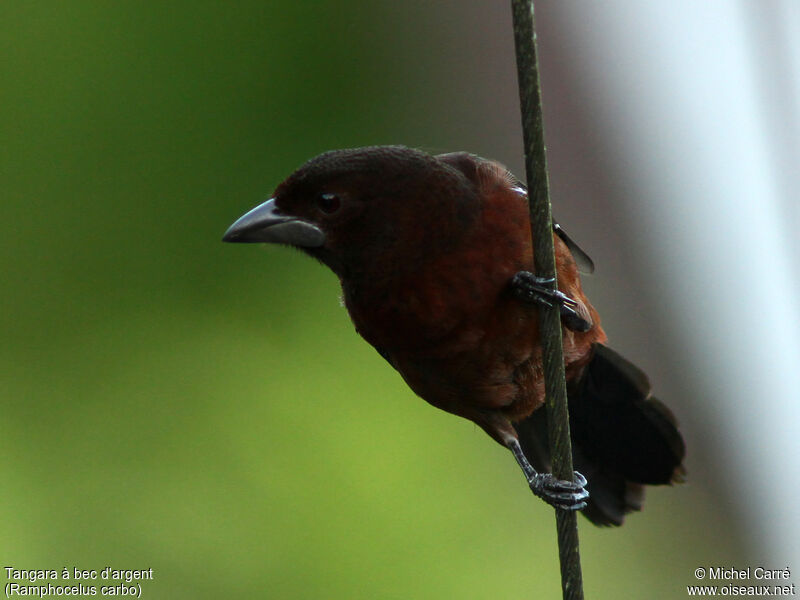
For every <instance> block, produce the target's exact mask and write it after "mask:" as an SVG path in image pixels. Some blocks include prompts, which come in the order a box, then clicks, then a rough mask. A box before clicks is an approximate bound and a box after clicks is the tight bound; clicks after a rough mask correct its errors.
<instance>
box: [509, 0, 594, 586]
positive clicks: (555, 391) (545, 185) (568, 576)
mask: <svg viewBox="0 0 800 600" xmlns="http://www.w3.org/2000/svg"><path fill="white" fill-rule="evenodd" d="M511 7H512V10H513V16H514V41H515V46H516V54H517V74H518V78H519V97H520V105H521V108H522V129H523V134H524V141H525V172H526V175H527V179H528V202H529V205H530V213H531V235H532V236H533V256H534V269H535V273H536V275H537V276H538V277H545V278H548V279H553V287H554V288H557V286H558V281H557V273H556V262H555V253H554V246H553V218H552V214H551V208H550V182H549V179H548V177H547V157H546V154H545V145H544V125H543V122H542V96H541V87H540V84H539V65H538V61H537V58H536V33H535V29H534V23H535V21H534V14H533V0H512V2H511ZM539 313H540V329H541V340H542V365H543V369H544V377H545V379H544V382H545V393H546V397H547V401H546V410H547V426H548V438H549V444H550V455H551V457H552V463H553V474H554V475H555V476H556V477H558V478H559V479H566V480H569V481H572V480H573V468H572V447H571V443H570V434H569V413H568V411H567V385H566V381H565V379H564V358H563V350H562V339H561V317H560V315H559V310H558V307H557V306H552V307H541V308H539ZM556 530H557V533H558V555H559V559H560V562H561V588H562V591H563V597H564V598H565V600H582V599H583V582H582V576H581V562H580V552H579V547H578V522H577V513H576V512H575V511H565V510H561V509H556Z"/></svg>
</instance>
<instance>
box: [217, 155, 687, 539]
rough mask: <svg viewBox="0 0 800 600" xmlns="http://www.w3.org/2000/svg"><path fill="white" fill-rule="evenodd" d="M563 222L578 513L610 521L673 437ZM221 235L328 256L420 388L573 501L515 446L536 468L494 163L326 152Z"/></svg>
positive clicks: (665, 466) (511, 237)
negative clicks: (609, 330)
mask: <svg viewBox="0 0 800 600" xmlns="http://www.w3.org/2000/svg"><path fill="white" fill-rule="evenodd" d="M562 233H563V232H562ZM562 233H559V234H558V235H557V234H554V238H553V239H554V244H555V251H556V267H557V273H558V289H559V290H560V292H562V293H563V294H564V295H565V296H566V297H568V298H570V299H572V301H574V302H575V308H574V309H573V310H574V311H575V312H576V313H577V314H578V315H579V316H580V317H581V318H582V322H581V323H582V325H585V327H583V326H581V327H575V326H568V327H564V329H563V336H564V340H563V347H564V364H565V368H566V378H567V382H568V387H569V390H570V419H571V422H572V423H573V434H574V435H573V437H574V438H575V443H576V464H578V465H579V468H581V469H582V470H583V469H588V471H586V473H587V475H589V481H590V483H589V486H590V487H591V486H592V485H594V486H595V488H593V489H594V490H596V491H597V492H598V497H597V498H594V496H593V500H590V501H589V505H588V507H587V509H586V514H587V516H588V517H589V518H590V519H591V520H592V521H594V522H595V523H598V524H620V523H621V522H622V519H623V516H624V514H625V513H626V512H629V511H630V510H636V509H638V508H639V507H640V506H641V500H642V494H643V492H642V490H643V487H642V484H645V483H668V482H669V481H671V480H675V479H676V478H677V477H678V476H679V475H680V474H681V473H682V467H681V464H680V463H681V459H682V458H683V453H684V450H683V441H682V439H681V438H680V434H679V433H678V432H677V429H676V428H675V423H674V419H673V418H672V415H671V414H670V413H669V411H668V410H667V409H666V407H664V406H663V405H661V404H660V403H659V402H657V401H656V400H655V399H653V398H651V397H650V387H649V383H648V382H647V378H646V376H645V375H644V374H643V373H641V371H639V370H638V369H637V368H636V367H634V366H633V365H631V364H630V363H628V362H627V361H625V359H623V358H622V357H620V356H619V355H617V354H616V353H614V352H613V351H612V350H610V349H607V348H606V347H605V346H604V343H605V341H606V335H605V332H604V331H603V329H602V327H601V326H600V318H599V316H598V314H597V312H596V311H595V309H594V308H593V307H592V305H591V304H590V303H589V300H588V299H587V298H586V296H585V294H584V292H583V289H582V287H581V282H580V276H579V273H578V266H577V264H576V261H575V259H574V257H573V252H577V253H578V254H582V253H581V252H580V250H579V249H577V248H576V247H574V244H572V242H571V241H570V244H571V245H570V246H568V245H567V244H565V242H564V241H562ZM225 239H226V241H250V242H261V241H263V242H276V243H283V244H290V245H294V246H297V247H299V248H301V249H302V250H304V251H306V252H307V253H308V254H310V255H312V256H314V257H316V258H317V259H319V260H320V261H321V262H323V263H324V264H326V265H327V266H329V267H330V268H331V269H333V271H334V272H335V273H336V274H337V275H338V276H339V278H340V280H341V283H342V290H343V294H344V301H345V304H346V306H347V309H348V311H349V313H350V316H351V317H352V320H353V323H354V324H355V326H356V329H357V330H358V332H359V333H360V334H361V335H362V336H363V337H364V339H365V340H367V341H368V342H369V343H370V344H372V345H373V346H374V347H375V348H376V349H377V350H378V351H379V352H380V353H381V354H382V355H383V356H384V357H385V358H386V359H387V360H388V361H389V362H390V363H391V364H392V366H394V367H395V368H396V369H397V370H398V371H399V372H400V374H401V375H402V376H403V378H404V379H405V381H406V382H407V383H408V385H409V386H410V387H411V388H412V389H413V390H414V391H415V392H416V393H417V394H418V395H419V396H421V397H422V398H424V399H425V400H427V401H428V402H430V403H431V404H433V405H434V406H437V407H439V408H441V409H443V410H446V411H448V412H451V413H454V414H456V415H460V416H462V417H465V418H467V419H470V420H472V421H474V422H475V423H477V424H478V425H480V426H481V427H482V428H483V429H484V430H486V432H487V433H489V435H491V436H492V437H493V438H494V439H495V440H497V441H498V442H500V443H501V444H504V445H506V446H508V447H509V449H511V450H512V452H514V453H515V457H517V460H518V462H519V463H520V466H522V467H523V470H525V471H526V476H528V477H529V483H530V484H531V487H532V489H534V492H535V493H537V494H538V495H541V496H542V497H545V498H547V499H548V501H550V502H552V503H554V504H555V505H558V506H569V507H573V508H580V507H581V506H584V503H583V500H585V492H581V490H580V489H577V490H572V488H570V489H569V490H567V488H565V486H567V487H568V486H570V485H575V484H568V483H567V482H557V484H556V485H555V488H553V489H550V490H549V491H548V490H545V489H544V488H545V487H547V486H548V485H552V484H551V483H544V479H542V477H541V476H540V475H537V474H536V471H535V470H534V469H533V468H531V465H529V464H528V463H527V461H526V460H525V458H524V456H522V452H523V450H524V453H525V454H526V455H527V456H528V459H530V461H531V462H532V463H533V467H535V468H536V469H538V470H547V469H548V468H549V465H548V463H549V457H548V453H547V451H546V442H544V441H543V440H542V439H541V438H542V431H543V430H542V424H543V419H542V418H541V416H542V415H543V414H544V412H543V411H537V409H539V408H540V407H541V406H542V404H543V402H544V385H543V378H542V364H541V348H540V340H539V315H538V308H537V305H536V304H535V303H532V302H528V301H523V300H522V299H521V297H520V296H519V295H518V294H515V293H514V290H512V279H513V278H514V277H515V275H516V274H518V273H519V272H521V271H529V270H531V269H532V267H533V256H532V250H531V228H530V223H529V216H528V205H527V198H526V192H525V190H524V188H523V187H522V186H521V184H520V183H519V182H518V181H517V180H516V179H515V178H514V176H513V175H511V174H510V173H509V172H508V171H507V170H506V169H505V168H504V167H503V166H502V165H500V164H498V163H495V162H491V161H487V160H484V159H481V158H479V157H477V156H474V155H471V154H466V153H454V154H446V155H440V156H431V155H428V154H425V153H423V152H420V151H417V150H412V149H409V148H404V147H398V146H385V147H373V148H357V149H353V150H340V151H334V152H328V153H325V154H322V155H320V156H318V157H316V158H314V159H312V160H310V161H309V162H308V163H306V164H305V165H303V167H301V168H300V169H298V171H296V172H295V173H294V174H292V175H291V176H290V177H289V178H288V179H287V180H286V181H284V182H283V183H282V184H281V185H279V186H278V188H277V189H276V190H275V194H274V198H273V199H272V200H270V201H268V202H266V203H264V204H263V205H261V206H259V207H257V208H256V209H254V210H253V211H251V212H250V213H247V214H246V215H244V216H243V217H242V218H241V219H239V221H237V222H236V223H235V224H234V225H233V226H232V227H231V228H230V229H229V231H228V233H227V234H226V236H225ZM564 239H567V238H565V237H564ZM567 241H569V240H568V239H567ZM586 260H589V259H588V258H586ZM589 262H590V261H589ZM562 314H563V313H562ZM565 318H566V317H565ZM565 323H566V321H565ZM584 329H585V330H584ZM520 447H521V449H520ZM581 465H583V466H581ZM559 486H561V487H559ZM578 488H580V486H578ZM565 490H567V491H569V492H570V493H569V494H567V496H569V498H567V499H565V498H566V496H565V493H566V492H565ZM570 490H572V491H576V492H581V493H572V491H570ZM592 494H593V495H594V494H595V491H592Z"/></svg>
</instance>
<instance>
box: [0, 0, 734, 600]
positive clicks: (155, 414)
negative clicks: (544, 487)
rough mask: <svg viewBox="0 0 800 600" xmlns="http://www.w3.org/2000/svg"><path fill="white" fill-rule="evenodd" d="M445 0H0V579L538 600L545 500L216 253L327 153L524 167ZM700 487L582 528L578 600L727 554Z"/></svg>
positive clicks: (723, 525)
mask: <svg viewBox="0 0 800 600" xmlns="http://www.w3.org/2000/svg"><path fill="white" fill-rule="evenodd" d="M456 10H457V5H455V4H453V5H446V4H442V5H441V6H438V7H431V6H428V5H427V4H426V3H423V2H419V3H412V4H408V5H406V6H404V7H403V8H401V7H399V6H398V5H395V4H392V3H384V2H377V3H372V2H352V3H343V2H320V3H313V4H302V3H273V2H263V1H262V2H236V3H221V2H203V1H199V2H198V1H194V2H170V3H139V2H119V1H114V2H110V1H109V2H101V1H94V2H90V1H73V2H68V3H58V2H25V3H23V2H7V3H3V4H2V5H0V32H2V35H0V45H2V55H3V57H4V59H3V60H2V62H0V80H2V82H3V83H2V91H0V102H1V103H2V108H0V111H2V116H1V118H0V138H2V144H0V157H1V158H0V174H1V175H2V188H3V189H2V195H3V200H2V208H3V218H2V220H0V228H1V231H0V244H2V247H3V252H2V254H1V255H0V278H1V279H2V282H3V285H2V296H1V298H2V300H0V302H1V303H2V304H0V332H2V339H3V342H4V343H3V344H2V346H0V353H2V354H1V355H0V395H1V398H0V403H1V404H0V407H2V435H0V456H2V464H0V481H1V482H2V500H0V562H2V564H3V565H4V566H14V567H16V568H54V569H61V568H62V567H69V568H72V567H80V568H86V569H101V568H103V567H105V566H112V567H115V568H130V569H143V568H150V567H152V568H153V571H154V581H153V582H145V583H144V584H143V590H144V597H147V598H287V599H289V598H291V599H294V598H308V599H311V598H398V599H399V598H403V599H406V598H414V599H424V598H530V597H548V598H555V597H558V596H559V594H560V591H559V589H560V583H559V578H558V564H557V551H556V545H555V528H554V519H553V515H552V511H551V510H549V509H548V508H547V507H545V506H544V505H543V504H542V503H541V502H539V501H537V500H535V499H534V498H532V497H531V495H530V493H529V491H528V490H527V488H526V486H525V484H524V482H523V480H522V477H521V475H520V474H519V472H518V469H517V467H516V465H515V464H514V461H513V460H512V459H511V457H510V456H508V453H507V452H506V451H504V450H503V449H502V448H500V447H499V446H497V445H496V444H495V443H494V442H492V441H491V440H490V439H489V438H488V437H487V436H486V435H485V434H484V433H483V432H482V431H480V430H478V429H477V428H476V427H475V426H473V425H472V424H471V423H469V422H466V421H463V420H460V419H457V418H455V417H452V416H450V415H446V414H444V413H441V412H438V411H436V410H435V409H433V408H431V407H429V406H428V405H427V404H425V403H424V402H423V401H421V400H419V399H418V398H415V397H414V395H413V394H412V393H411V392H410V391H409V390H408V389H407V388H406V386H405V385H404V384H403V382H402V381H401V379H400V377H399V376H398V375H397V374H396V373H394V372H393V371H392V369H391V368H390V367H389V366H388V365H387V364H385V363H384V362H383V360H382V359H381V358H380V357H379V356H378V355H377V354H376V353H375V352H374V351H373V350H372V349H371V348H370V347H369V346H368V345H367V344H365V343H364V342H363V341H361V340H360V339H359V338H358V337H357V335H356V334H355V332H354V331H353V328H352V326H351V324H350V322H349V319H348V317H347V314H346V312H345V311H344V309H343V308H342V307H341V306H340V304H339V300H338V294H339V291H338V288H337V282H336V280H335V278H334V277H333V275H332V274H330V273H329V272H327V271H326V270H324V269H322V268H320V267H319V266H318V265H317V264H315V263H314V262H313V261H311V260H308V259H306V258H305V257H303V256H301V255H300V254H299V253H296V252H293V251H291V250H288V249H282V248H266V249H262V248H260V247H254V246H226V245H223V244H222V243H220V237H221V234H222V233H223V231H224V230H225V228H226V227H227V226H228V225H229V224H230V223H231V222H232V221H233V220H234V219H235V218H236V217H238V216H239V215H240V214H241V213H243V212H244V211H245V210H246V209H248V208H250V207H251V206H253V205H255V204H257V203H259V202H261V201H262V200H264V199H266V198H267V197H268V194H269V193H270V192H271V190H272V189H273V187H274V186H275V185H276V184H277V183H279V182H280V180H281V179H282V178H283V177H285V176H286V175H287V174H288V173H290V172H291V171H292V170H293V169H294V168H295V167H297V166H298V165H299V164H301V163H302V162H303V161H305V160H306V159H307V158H309V157H311V156H313V155H315V154H317V153H319V152H321V151H323V150H326V149H331V148H338V147H347V146H358V145H365V144H375V143H403V144H407V145H413V146H418V147H424V148H428V149H432V150H441V151H449V150H457V149H468V150H471V151H474V152H477V153H481V154H489V155H492V152H493V151H494V152H495V154H494V157H495V158H498V159H501V160H504V161H507V162H512V163H514V164H515V166H517V165H519V164H521V162H520V158H519V156H517V155H516V154H515V153H516V152H517V148H518V147H519V146H520V144H519V142H518V141H517V140H516V139H510V140H507V143H508V148H510V150H500V151H499V154H500V155H499V156H498V155H497V153H498V151H496V150H495V146H493V145H492V144H494V143H495V142H496V140H494V139H492V138H491V137H490V136H489V137H487V135H486V134H484V133H481V132H482V131H485V130H486V129H491V128H492V123H493V120H497V119H501V118H502V119H503V120H505V121H507V122H511V123H516V122H517V121H518V115H517V113H516V112H514V107H515V106H516V102H517V98H516V97H515V96H513V95H512V96H511V97H510V98H508V97H507V95H506V96H504V97H503V98H502V99H498V98H493V97H492V90H491V89H488V90H486V89H484V90H480V91H476V92H475V93H474V94H471V93H469V92H470V90H469V88H468V85H469V76H470V75H469V74H470V71H471V69H473V68H475V65H474V64H472V63H470V61H471V60H473V59H471V58H470V56H473V55H471V54H466V53H465V49H464V47H465V45H469V42H470V39H469V35H468V34H466V33H465V31H469V27H470V26H474V25H475V24H476V23H475V22H472V23H469V22H468V18H469V17H468V18H466V21H465V18H463V15H461V16H460V17H459V18H456V19H453V18H452V14H453V13H452V11H456ZM469 14H472V13H469ZM459 19H460V20H459ZM464 27H466V28H467V29H463V28H464ZM493 27H495V28H496V29H497V31H504V30H505V29H506V28H508V36H509V38H508V41H503V42H502V43H503V44H510V35H511V33H510V21H508V22H499V23H497V24H496V25H493ZM498 43H500V42H498ZM480 51H481V50H480V49H478V50H476V52H480ZM487 51H489V50H487ZM498 69H499V71H498V72H501V73H503V74H504V76H507V75H508V74H509V73H510V74H512V76H513V72H514V66H513V64H503V65H498ZM497 107H510V109H509V110H508V111H505V108H504V112H503V115H502V117H500V116H498V115H497ZM477 120H480V121H481V127H483V128H484V129H480V128H477V127H473V124H474V123H475V121H477ZM503 152H506V153H507V154H506V155H505V156H504V155H502V154H503ZM514 161H517V162H514ZM710 494H711V492H709V491H707V490H706V489H705V488H703V487H702V486H694V487H692V486H685V487H683V488H680V489H678V488H675V489H659V490H653V491H652V492H651V493H650V495H649V498H648V503H647V507H646V510H645V511H644V512H643V513H642V514H640V515H634V516H633V517H632V518H631V519H630V520H629V522H628V523H627V524H626V525H625V527H624V528H622V529H621V530H600V529H595V528H593V527H591V526H590V525H589V524H588V523H586V522H584V521H583V520H582V521H581V534H582V545H583V546H582V551H583V564H584V579H585V582H586V590H587V597H595V598H601V597H608V598H611V597H618V596H620V595H621V596H622V597H631V598H632V597H648V598H656V597H665V598H668V597H683V594H684V593H685V591H684V590H683V587H682V586H684V585H685V584H687V583H693V577H692V571H693V569H694V568H695V567H696V566H698V565H701V564H705V563H706V562H708V557H709V556H714V559H715V561H716V562H717V563H720V564H726V563H728V562H733V561H735V559H737V557H738V556H739V552H740V550H739V548H740V547H741V542H740V538H739V537H738V534H737V533H736V531H735V529H734V528H733V527H732V526H731V524H730V523H728V522H726V521H725V520H724V514H721V513H719V512H716V511H715V510H714V509H713V508H712V507H713V504H712V499H711V498H710ZM701 529H702V531H701ZM709 529H713V530H714V531H715V532H716V534H715V535H716V536H717V537H713V538H712V537H711V536H707V535H705V534H704V533H703V531H707V530H709ZM3 574H4V576H5V573H3Z"/></svg>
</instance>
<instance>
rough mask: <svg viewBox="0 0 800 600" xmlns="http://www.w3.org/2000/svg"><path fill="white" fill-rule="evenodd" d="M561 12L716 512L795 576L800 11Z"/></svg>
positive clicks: (675, 6)
mask: <svg viewBox="0 0 800 600" xmlns="http://www.w3.org/2000/svg"><path fill="white" fill-rule="evenodd" d="M558 10H559V12H560V13H561V15H562V17H563V19H560V20H561V23H562V24H563V25H564V26H565V28H566V29H567V30H565V31H564V32H562V33H563V34H564V35H566V36H568V39H569V43H570V44H572V45H574V48H573V49H571V52H573V53H580V54H581V60H582V61H585V63H584V68H585V69H586V70H585V72H583V73H582V76H583V77H584V81H583V85H585V86H587V88H588V90H589V91H590V92H591V96H592V98H593V101H595V102H597V105H598V106H597V108H598V112H599V113H600V114H601V115H602V118H603V120H604V121H605V123H604V128H605V131H606V133H607V139H608V140H610V141H611V144H612V145H614V146H615V147H614V148H613V150H614V151H616V152H617V153H618V154H619V155H623V156H627V157H630V161H631V162H630V163H629V164H628V165H627V168H626V169H625V170H624V172H623V173H622V176H623V177H626V178H628V184H629V185H630V186H631V187H632V188H633V189H634V190H635V192H636V197H633V196H631V197H628V198H626V199H625V200H626V202H627V206H626V210H627V212H628V214H629V215H630V216H631V222H632V223H636V224H637V227H636V231H634V232H633V233H632V235H633V236H636V235H639V236H641V237H642V238H644V237H646V238H647V239H639V240H636V244H635V246H636V247H637V248H638V249H639V250H642V251H643V252H648V253H650V254H649V256H646V257H645V258H643V260H646V261H647V263H648V264H649V265H652V269H653V272H652V274H651V276H652V278H653V280H657V281H659V282H663V285H662V286H661V287H660V290H661V291H660V292H659V293H660V295H661V297H660V299H661V300H662V301H663V306H664V311H666V312H668V313H669V317H670V320H671V321H672V323H673V326H674V327H675V328H676V329H677V332H676V337H678V338H680V339H685V340H688V341H690V343H687V344H686V352H687V353H690V356H689V358H690V359H691V360H690V364H692V365H694V366H695V368H696V370H697V374H696V377H697V378H698V380H699V381H700V384H701V386H702V387H703V388H704V390H705V392H706V393H705V394H704V397H699V398H696V399H694V402H696V403H698V404H701V405H702V408H701V412H700V414H701V415H703V416H704V417H703V418H704V423H703V425H704V426H705V427H706V428H714V429H715V430H716V431H715V435H716V436H717V437H718V438H719V439H720V440H722V443H724V444H725V446H726V447H725V448H724V449H721V451H720V454H721V455H724V456H727V457H728V459H729V463H728V466H727V468H728V469H730V470H731V471H730V472H731V474H732V476H731V484H730V488H729V489H728V492H729V497H728V498H722V499H720V502H725V503H732V504H734V505H736V512H737V513H738V514H739V515H741V517H742V519H743V521H745V527H746V528H747V529H748V530H749V533H750V535H751V536H752V537H751V539H755V540H759V542H760V546H761V547H760V548H758V549H754V550H757V552H759V554H758V555H757V556H758V558H760V559H762V560H763V561H770V562H769V566H770V567H773V568H781V567H786V566H787V565H788V566H790V567H792V568H793V569H800V550H799V548H800V546H798V543H797V540H798V539H800V511H798V510H797V506H796V502H797V499H798V498H800V468H799V467H800V436H798V426H799V425H800V298H798V293H800V289H799V288H800V285H799V283H800V282H798V273H800V256H798V248H800V244H798V243H797V239H798V237H797V236H800V223H798V222H797V220H798V215H800V199H799V197H800V164H798V163H797V162H794V159H796V158H797V157H798V156H800V146H798V144H800V139H798V137H797V135H796V134H797V130H796V128H797V123H798V118H799V117H800V115H798V114H797V112H796V111H797V109H798V107H797V105H796V100H797V98H798V97H800V96H798V94H800V92H799V91H798V81H799V79H798V77H799V75H798V71H797V68H798V67H800V35H798V32H800V2H795V1H793V0H784V1H783V2H781V1H779V0H772V1H765V2H755V1H753V2H752V3H751V4H744V3H738V2H732V1H730V0H718V1H707V2H692V1H690V0H677V1H675V2H669V3H662V2H633V1H630V0H606V1H605V2H601V3H592V2H567V3H564V4H563V5H562V7H561V8H560V9H558ZM753 11H760V15H759V16H758V18H754V17H753V14H752V13H753ZM767 30H769V31H768V33H769V35H765V32H767ZM771 41H772V42H774V45H771V44H770V42H771ZM767 62H768V63H769V64H765V63H767ZM765 74H767V76H766V77H765ZM775 78H778V79H777V80H776V79H775ZM776 112H777V114H776ZM776 124H777V125H776ZM781 124H784V125H785V126H784V127H781ZM765 566H766V565H765Z"/></svg>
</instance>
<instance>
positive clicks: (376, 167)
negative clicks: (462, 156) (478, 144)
mask: <svg viewBox="0 0 800 600" xmlns="http://www.w3.org/2000/svg"><path fill="white" fill-rule="evenodd" d="M479 203H480V199H479V195H478V194H477V192H476V189H475V186H474V184H473V182H471V181H470V180H469V179H468V178H467V177H466V176H465V175H464V173H463V172H462V171H461V170H459V169H457V168H454V167H453V166H452V165H450V164H448V163H447V162H444V161H441V160H439V159H438V158H436V157H434V156H431V155H429V154H426V153H424V152H421V151H418V150H413V149H411V148H405V147H402V146H375V147H367V148H354V149H347V150H334V151H331V152H326V153H324V154H321V155H319V156H317V157H315V158H313V159H311V160H310V161H308V162H307V163H306V164H304V165H303V166H302V167H300V168H299V169H298V170H297V171H295V172H294V173H293V174H292V175H290V176H289V177H288V178H287V179H286V180H285V181H284V182H283V183H281V184H280V185H279V186H278V187H277V188H276V190H275V192H274V194H273V196H272V198H270V199H269V200H267V201H266V202H264V203H263V204H261V205H259V206H257V207H255V208H254V209H252V210H251V211H249V212H248V213H246V214H245V215H243V216H242V217H241V218H239V219H238V220H237V221H236V222H235V223H234V224H233V225H231V227H230V228H229V229H228V231H227V232H226V233H225V236H224V237H223V240H224V241H226V242H266V243H277V244H285V245H289V246H294V247H296V248H300V249H301V250H303V251H305V252H307V253H308V254H310V255H312V256H314V257H315V258H317V259H319V260H320V261H322V262H323V263H325V264H326V265H328V266H329V267H330V268H331V269H333V271H334V272H336V273H337V274H338V275H339V276H340V277H341V278H342V279H345V278H348V277H352V276H356V275H358V274H364V273H370V274H371V273H373V272H374V271H375V270H376V269H378V268H380V269H384V270H392V271H394V272H397V271H402V270H406V269H413V268H414V266H415V265H414V262H415V261H416V260H422V259H423V257H430V256H432V255H435V254H436V253H438V252H439V251H441V250H443V249H446V248H447V247H449V246H452V244H454V243H456V242H457V240H458V239H460V238H461V236H462V235H463V233H464V232H465V231H466V230H467V229H468V228H469V226H470V224H471V223H472V222H473V221H474V220H475V217H476V216H477V213H478V210H477V208H478V206H479Z"/></svg>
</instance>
